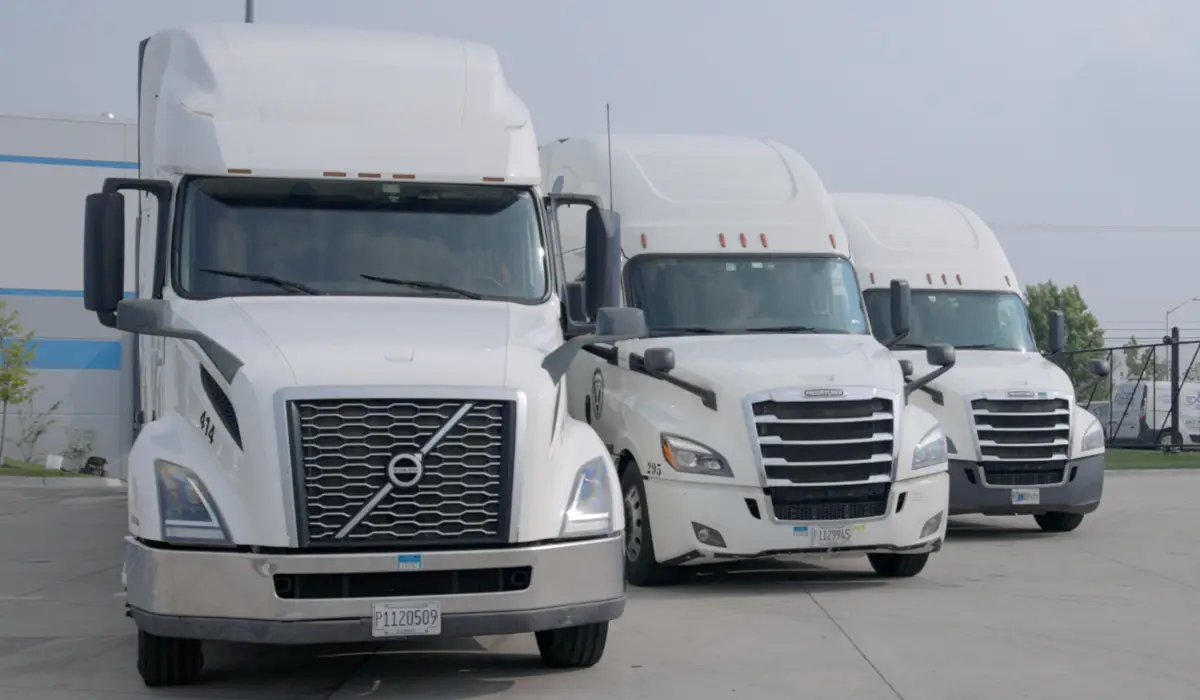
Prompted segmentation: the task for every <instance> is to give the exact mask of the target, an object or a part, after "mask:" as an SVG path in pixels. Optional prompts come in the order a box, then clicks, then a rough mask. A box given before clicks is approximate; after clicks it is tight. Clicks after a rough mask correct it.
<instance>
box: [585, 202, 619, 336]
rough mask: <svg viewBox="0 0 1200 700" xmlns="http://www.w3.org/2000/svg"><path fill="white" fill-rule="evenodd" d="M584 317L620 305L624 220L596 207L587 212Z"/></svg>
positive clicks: (609, 211) (595, 316) (590, 317)
mask: <svg viewBox="0 0 1200 700" xmlns="http://www.w3.org/2000/svg"><path fill="white" fill-rule="evenodd" d="M585 255H586V262H585V265H586V268H585V273H584V278H583V285H584V310H585V311H586V312H587V315H586V316H585V318H589V319H592V318H598V317H597V315H596V314H597V312H598V311H599V310H600V309H601V308H605V307H609V308H615V307H619V306H620V305H621V219H620V217H619V216H618V215H617V213H616V212H615V211H612V210H611V209H602V208H600V207H593V208H591V209H589V210H588V213H587V242H586V250H585Z"/></svg>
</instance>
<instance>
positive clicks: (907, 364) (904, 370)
mask: <svg viewBox="0 0 1200 700" xmlns="http://www.w3.org/2000/svg"><path fill="white" fill-rule="evenodd" d="M900 373H901V374H903V375H904V381H906V382H907V381H908V380H909V379H911V378H912V376H913V363H912V360H900Z"/></svg>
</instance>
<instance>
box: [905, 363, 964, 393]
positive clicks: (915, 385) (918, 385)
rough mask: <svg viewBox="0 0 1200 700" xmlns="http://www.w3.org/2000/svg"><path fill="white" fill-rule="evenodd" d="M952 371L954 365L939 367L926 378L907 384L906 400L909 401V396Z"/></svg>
mask: <svg viewBox="0 0 1200 700" xmlns="http://www.w3.org/2000/svg"><path fill="white" fill-rule="evenodd" d="M951 369H954V365H946V366H945V367H938V368H937V369H935V370H933V371H932V372H930V373H929V374H926V375H925V376H924V377H918V378H917V379H914V380H912V381H911V382H909V383H908V384H906V385H905V386H904V398H905V399H907V398H908V397H909V396H912V394H913V392H914V391H918V390H920V389H922V388H923V387H925V386H926V385H928V384H929V383H930V382H932V381H933V380H935V379H937V378H938V377H940V376H942V375H943V374H945V373H947V372H949V371H950V370H951Z"/></svg>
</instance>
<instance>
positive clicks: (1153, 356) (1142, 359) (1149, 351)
mask: <svg viewBox="0 0 1200 700" xmlns="http://www.w3.org/2000/svg"><path fill="white" fill-rule="evenodd" d="M1135 345H1138V341H1137V338H1134V337H1133V336H1130V337H1129V342H1128V343H1125V345H1124V349H1123V352H1124V353H1125V376H1126V377H1128V378H1129V380H1130V381H1137V379H1138V377H1141V378H1142V381H1144V382H1152V381H1154V380H1156V379H1166V378H1167V376H1168V375H1167V363H1166V362H1165V361H1164V360H1163V359H1160V358H1159V357H1158V353H1157V352H1156V351H1157V350H1158V348H1137V347H1134V346H1135Z"/></svg>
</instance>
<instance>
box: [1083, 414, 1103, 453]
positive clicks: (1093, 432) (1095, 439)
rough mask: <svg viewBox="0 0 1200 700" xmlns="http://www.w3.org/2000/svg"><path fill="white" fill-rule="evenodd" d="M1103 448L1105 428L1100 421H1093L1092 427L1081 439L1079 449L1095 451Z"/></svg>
mask: <svg viewBox="0 0 1200 700" xmlns="http://www.w3.org/2000/svg"><path fill="white" fill-rule="evenodd" d="M1103 449H1104V429H1103V428H1101V427H1100V422H1099V421H1093V422H1092V425H1091V427H1090V428H1088V429H1087V432H1085V433H1084V434H1083V439H1082V440H1080V441H1079V451H1080V452H1095V451H1096V450H1103Z"/></svg>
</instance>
